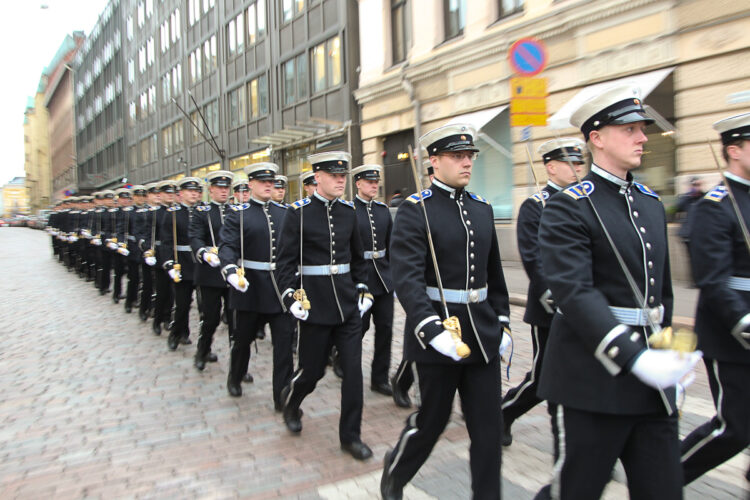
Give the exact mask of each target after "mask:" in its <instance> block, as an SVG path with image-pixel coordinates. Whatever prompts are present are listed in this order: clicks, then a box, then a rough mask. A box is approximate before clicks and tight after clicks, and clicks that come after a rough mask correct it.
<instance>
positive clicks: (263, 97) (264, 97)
mask: <svg viewBox="0 0 750 500" xmlns="http://www.w3.org/2000/svg"><path fill="white" fill-rule="evenodd" d="M290 62H291V61H290ZM248 101H249V103H248V105H249V110H250V116H251V117H252V118H258V117H259V116H263V115H265V114H267V113H268V80H267V79H266V75H263V76H260V77H258V78H256V79H254V80H252V81H251V82H250V83H249V84H248Z"/></svg>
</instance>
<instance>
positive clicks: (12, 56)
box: [0, 0, 108, 185]
mask: <svg viewBox="0 0 750 500" xmlns="http://www.w3.org/2000/svg"><path fill="white" fill-rule="evenodd" d="M107 1H108V0H45V1H35V0H23V1H20V2H3V12H2V14H0V42H1V44H0V47H2V54H3V56H2V64H3V71H2V73H3V76H2V77H0V138H1V139H0V144H2V152H3V157H2V159H0V185H3V184H5V183H6V182H8V181H9V180H10V179H11V178H13V177H15V176H17V175H24V172H23V161H24V151H23V112H24V110H25V109H26V98H27V97H30V96H33V95H34V93H35V92H36V88H37V85H38V84H39V78H40V76H41V75H42V70H44V68H45V67H46V66H47V65H48V64H49V63H50V62H51V61H52V58H53V57H54V56H55V53H56V52H57V49H58V48H59V47H60V45H61V44H62V42H63V39H64V38H65V35H66V34H71V33H72V32H73V31H76V30H80V31H83V32H84V33H85V34H86V35H88V34H89V32H91V29H92V28H93V27H94V24H96V21H97V19H98V18H99V14H100V13H101V12H102V10H104V7H105V6H106V5H107ZM43 6H46V7H47V8H42V7H43Z"/></svg>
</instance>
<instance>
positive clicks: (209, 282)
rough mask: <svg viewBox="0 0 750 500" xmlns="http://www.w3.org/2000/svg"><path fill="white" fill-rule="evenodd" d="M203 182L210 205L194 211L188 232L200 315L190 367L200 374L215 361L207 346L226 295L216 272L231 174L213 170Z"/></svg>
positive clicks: (215, 358)
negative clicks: (206, 185) (192, 360)
mask: <svg viewBox="0 0 750 500" xmlns="http://www.w3.org/2000/svg"><path fill="white" fill-rule="evenodd" d="M206 180H207V181H208V192H209V195H210V197H211V202H210V203H208V204H206V205H202V206H196V207H195V212H194V213H193V217H192V219H191V221H190V228H189V236H190V247H191V249H192V250H193V254H194V255H195V260H196V262H197V263H196V264H195V275H194V276H193V282H194V284H195V293H196V297H197V299H198V312H199V314H200V334H199V336H198V346H197V349H196V351H195V360H194V363H193V364H194V366H195V368H196V369H198V370H200V371H202V370H203V369H204V368H205V367H206V362H209V363H215V362H216V361H218V358H217V356H216V354H214V353H212V352H211V344H212V342H213V338H214V333H215V332H216V328H218V326H219V323H220V322H221V304H222V302H223V303H224V305H225V306H226V303H227V292H228V290H227V284H226V282H225V281H224V278H223V276H222V275H221V271H220V269H219V266H220V265H221V260H220V259H219V245H221V237H220V233H221V227H222V226H223V225H224V220H225V218H226V216H227V211H228V209H229V206H228V205H227V200H228V199H229V190H230V189H231V186H232V180H234V174H233V173H232V172H229V171H226V170H217V171H215V172H211V173H210V174H208V175H207V176H206Z"/></svg>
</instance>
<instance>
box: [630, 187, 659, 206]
mask: <svg viewBox="0 0 750 500" xmlns="http://www.w3.org/2000/svg"><path fill="white" fill-rule="evenodd" d="M633 185H634V186H635V187H636V188H638V191H640V192H641V193H643V194H647V195H649V196H653V197H654V198H656V199H657V200H660V201H661V198H660V197H659V195H658V194H657V193H656V191H653V190H652V189H651V188H650V187H648V186H644V185H643V184H639V183H637V182H634V183H633Z"/></svg>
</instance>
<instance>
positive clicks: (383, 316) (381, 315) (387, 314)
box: [362, 293, 393, 384]
mask: <svg viewBox="0 0 750 500" xmlns="http://www.w3.org/2000/svg"><path fill="white" fill-rule="evenodd" d="M374 299H375V300H374V301H373V304H372V307H371V308H370V309H369V310H368V311H367V312H366V313H365V314H364V315H363V316H362V337H364V336H365V333H367V330H368V329H369V328H370V317H372V320H373V323H375V349H374V352H373V356H372V372H371V373H372V375H371V377H370V382H371V383H372V384H388V370H389V369H390V366H391V339H392V338H393V295H392V294H390V293H386V294H383V295H377V296H375V297H374Z"/></svg>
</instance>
